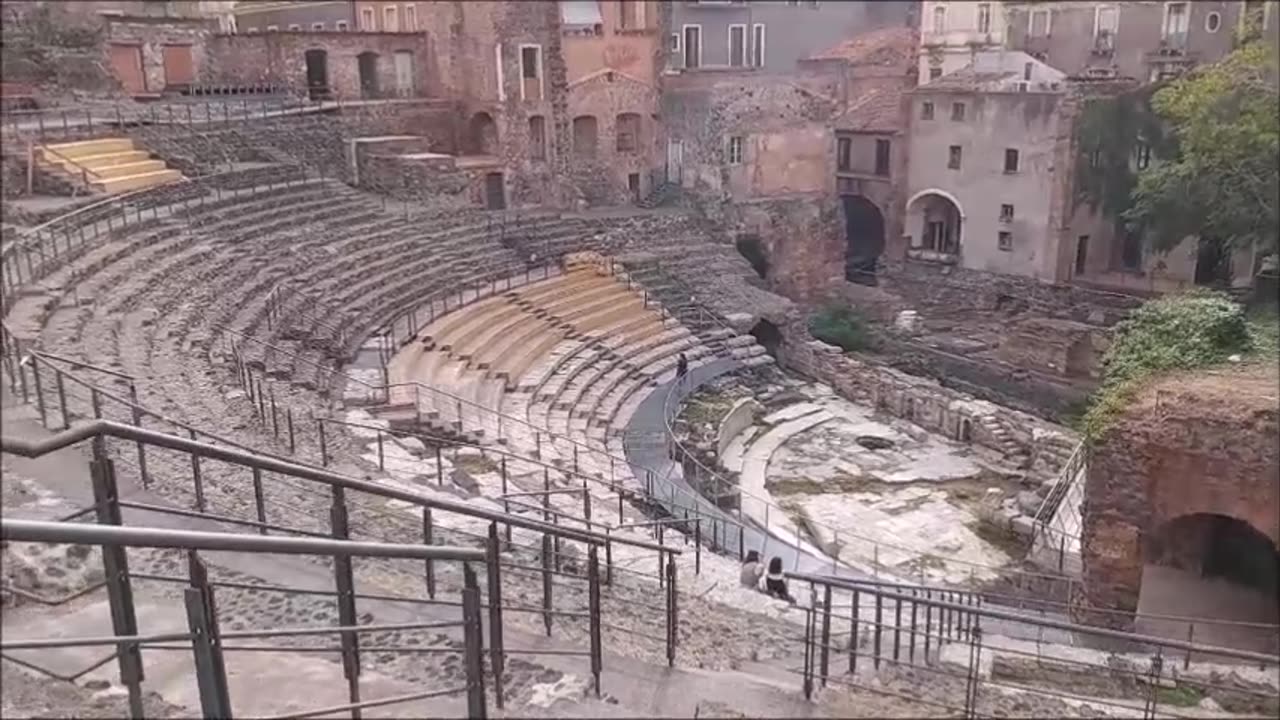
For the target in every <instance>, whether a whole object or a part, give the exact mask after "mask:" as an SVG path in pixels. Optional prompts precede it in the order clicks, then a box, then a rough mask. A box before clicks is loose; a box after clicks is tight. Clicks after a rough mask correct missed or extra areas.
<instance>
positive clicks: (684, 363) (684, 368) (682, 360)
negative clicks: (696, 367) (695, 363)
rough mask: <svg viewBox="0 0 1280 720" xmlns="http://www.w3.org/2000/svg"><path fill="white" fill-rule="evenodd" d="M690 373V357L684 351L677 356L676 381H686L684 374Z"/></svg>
mask: <svg viewBox="0 0 1280 720" xmlns="http://www.w3.org/2000/svg"><path fill="white" fill-rule="evenodd" d="M688 374H689V358H687V357H685V356H684V353H680V355H679V356H678V357H677V358H676V382H679V383H682V382H684V376H685V375H688Z"/></svg>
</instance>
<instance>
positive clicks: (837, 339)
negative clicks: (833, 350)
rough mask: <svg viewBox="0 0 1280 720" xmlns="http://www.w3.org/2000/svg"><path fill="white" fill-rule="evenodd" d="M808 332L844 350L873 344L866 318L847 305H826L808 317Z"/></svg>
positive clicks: (852, 349)
mask: <svg viewBox="0 0 1280 720" xmlns="http://www.w3.org/2000/svg"><path fill="white" fill-rule="evenodd" d="M809 334H811V335H813V336H814V337H815V338H817V339H819V340H821V341H822V342H824V343H827V344H828V345H835V346H836V347H838V348H841V349H842V350H844V351H845V352H850V351H855V350H870V349H873V346H874V345H875V342H874V338H873V337H872V334H871V329H870V326H869V324H868V322H867V319H866V318H865V317H863V315H862V313H860V312H858V311H857V310H856V309H854V308H851V307H849V306H848V305H834V304H833V305H827V306H826V307H824V308H822V309H821V310H819V311H818V312H817V313H815V314H814V316H813V317H811V318H809Z"/></svg>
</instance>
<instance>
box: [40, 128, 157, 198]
mask: <svg viewBox="0 0 1280 720" xmlns="http://www.w3.org/2000/svg"><path fill="white" fill-rule="evenodd" d="M35 162H36V170H37V171H38V172H42V173H45V174H47V175H49V176H51V177H52V178H54V179H55V181H61V182H63V183H65V184H66V185H68V186H70V187H71V188H73V189H74V191H88V192H95V193H105V194H113V193H120V192H125V191H128V190H139V189H141V188H147V187H151V186H154V185H162V184H164V183H169V182H173V181H175V180H180V179H182V173H180V172H178V171H177V170H173V169H171V168H169V167H168V166H166V165H165V162H164V161H163V160H156V159H153V158H152V157H151V155H150V153H148V152H147V151H146V150H139V149H137V148H136V147H135V146H134V143H133V140H130V139H129V138H101V139H97V140H80V141H76V142H67V143H50V144H45V145H39V146H37V147H36V155H35Z"/></svg>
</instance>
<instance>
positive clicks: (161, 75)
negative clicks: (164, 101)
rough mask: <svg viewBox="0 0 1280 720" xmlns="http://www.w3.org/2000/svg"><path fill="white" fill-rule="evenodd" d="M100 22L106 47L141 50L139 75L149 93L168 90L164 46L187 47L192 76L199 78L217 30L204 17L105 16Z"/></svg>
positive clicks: (213, 24)
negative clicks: (104, 34)
mask: <svg viewBox="0 0 1280 720" xmlns="http://www.w3.org/2000/svg"><path fill="white" fill-rule="evenodd" d="M103 20H104V22H105V23H106V28H107V32H106V38H105V39H106V42H107V44H108V45H114V44H119V45H136V46H138V47H139V48H140V50H141V52H142V75H143V79H144V82H145V83H146V88H145V91H146V92H148V93H160V92H163V91H164V90H166V89H170V84H169V79H168V78H167V77H166V75H165V66H164V49H165V47H166V46H172V45H176V46H183V47H188V48H190V52H191V70H192V72H193V77H195V78H199V77H200V76H201V72H202V69H203V68H204V67H205V66H206V65H207V64H208V62H209V45H208V43H209V39H210V38H211V37H212V35H213V32H214V31H215V30H217V28H218V25H217V22H216V21H212V20H205V19H203V18H198V19H183V18H172V17H165V18H151V17H140V16H124V17H105V18H104V19H103Z"/></svg>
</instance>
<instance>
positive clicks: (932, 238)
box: [907, 189, 965, 255]
mask: <svg viewBox="0 0 1280 720" xmlns="http://www.w3.org/2000/svg"><path fill="white" fill-rule="evenodd" d="M964 219H965V214H964V206H963V205H961V204H960V201H959V200H957V199H956V196H954V195H952V194H951V193H949V192H947V191H946V190H936V189H930V190H921V191H920V192H918V193H916V194H915V195H912V196H911V199H910V200H908V201H907V230H908V232H910V233H911V247H912V248H915V249H920V250H927V251H930V252H938V253H943V254H947V255H958V254H960V248H961V246H962V242H963V239H964V238H963V235H964Z"/></svg>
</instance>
